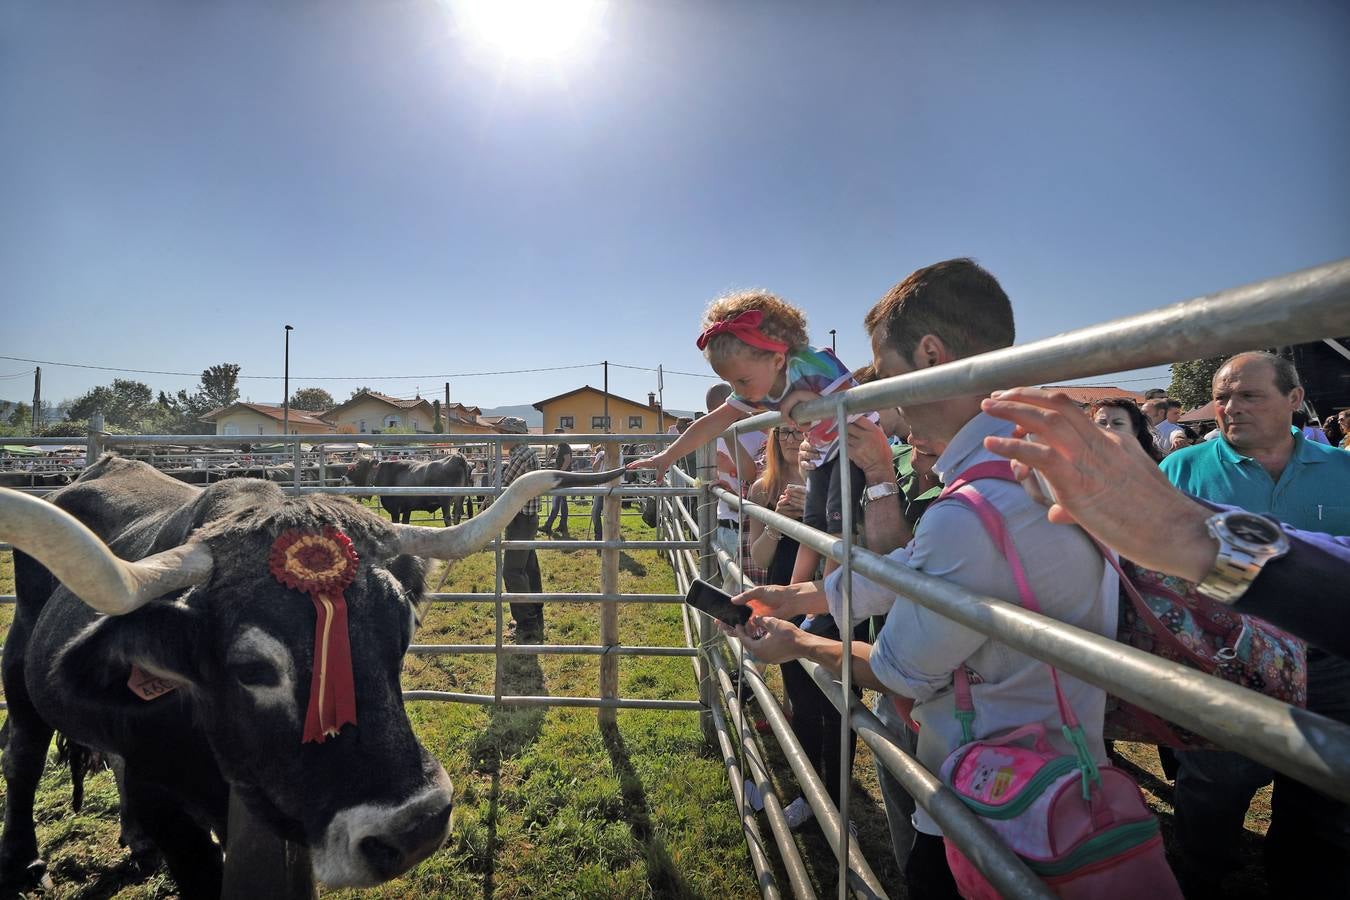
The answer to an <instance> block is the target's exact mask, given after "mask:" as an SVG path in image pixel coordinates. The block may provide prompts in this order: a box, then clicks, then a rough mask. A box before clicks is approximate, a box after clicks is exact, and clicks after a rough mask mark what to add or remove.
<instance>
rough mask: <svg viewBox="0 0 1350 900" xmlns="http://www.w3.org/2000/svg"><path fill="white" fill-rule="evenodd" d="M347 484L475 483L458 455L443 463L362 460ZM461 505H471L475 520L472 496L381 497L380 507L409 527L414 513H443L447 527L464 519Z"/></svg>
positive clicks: (352, 469)
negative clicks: (465, 502)
mask: <svg viewBox="0 0 1350 900" xmlns="http://www.w3.org/2000/svg"><path fill="white" fill-rule="evenodd" d="M347 481H349V482H350V483H352V484H354V485H356V486H358V487H469V486H470V485H471V484H472V483H473V476H472V469H471V468H470V466H469V461H468V460H467V459H465V458H464V457H463V456H461V455H460V454H458V453H452V454H450V455H449V456H446V457H442V458H441V459H433V460H430V461H426V462H417V461H414V460H407V459H386V460H376V459H375V458H374V457H369V456H366V457H362V458H361V459H359V460H357V461H356V462H354V463H352V464H351V465H350V466H348V467H347ZM461 501H467V502H468V506H469V516H470V517H472V516H473V499H472V497H469V496H458V497H455V496H449V495H444V496H434V495H426V496H418V497H406V496H403V497H400V496H393V495H391V494H380V505H381V506H382V507H384V511H385V512H387V513H389V518H391V519H392V520H393V521H395V522H400V523H402V524H405V525H406V524H408V522H409V521H411V519H412V514H413V512H415V511H416V512H433V513H434V512H436V511H437V510H440V512H441V515H442V517H443V518H444V519H445V524H446V525H458V524H459V522H460V520H461V518H462V517H463V513H462V507H463V504H462V502H461Z"/></svg>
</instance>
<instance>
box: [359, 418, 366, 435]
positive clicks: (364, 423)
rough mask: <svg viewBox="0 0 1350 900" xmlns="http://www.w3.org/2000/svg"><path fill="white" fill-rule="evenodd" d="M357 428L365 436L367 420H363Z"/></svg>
mask: <svg viewBox="0 0 1350 900" xmlns="http://www.w3.org/2000/svg"><path fill="white" fill-rule="evenodd" d="M357 428H358V429H360V431H361V433H362V434H365V433H366V420H365V419H362V420H361V422H360V424H359V425H357Z"/></svg>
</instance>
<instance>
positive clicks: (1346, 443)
mask: <svg viewBox="0 0 1350 900" xmlns="http://www.w3.org/2000/svg"><path fill="white" fill-rule="evenodd" d="M1336 424H1337V425H1339V426H1340V428H1341V434H1343V435H1344V437H1342V438H1341V442H1340V444H1339V446H1340V448H1341V449H1342V450H1350V409H1343V410H1341V411H1340V412H1339V413H1337V414H1336Z"/></svg>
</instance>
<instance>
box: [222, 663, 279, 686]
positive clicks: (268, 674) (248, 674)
mask: <svg viewBox="0 0 1350 900" xmlns="http://www.w3.org/2000/svg"><path fill="white" fill-rule="evenodd" d="M231 671H232V672H233V674H234V678H235V680H236V681H238V682H239V683H240V684H241V685H243V686H244V687H246V688H251V687H276V686H277V685H278V684H280V683H281V675H280V673H278V672H277V670H276V667H275V666H273V665H271V664H270V663H265V662H250V663H241V664H239V665H236V666H232V667H231Z"/></svg>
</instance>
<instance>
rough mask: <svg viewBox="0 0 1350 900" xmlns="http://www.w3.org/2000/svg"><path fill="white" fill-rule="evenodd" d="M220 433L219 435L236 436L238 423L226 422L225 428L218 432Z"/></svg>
mask: <svg viewBox="0 0 1350 900" xmlns="http://www.w3.org/2000/svg"><path fill="white" fill-rule="evenodd" d="M220 433H221V434H238V433H239V423H238V422H226V423H225V427H224V428H223V429H221V432H220Z"/></svg>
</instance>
